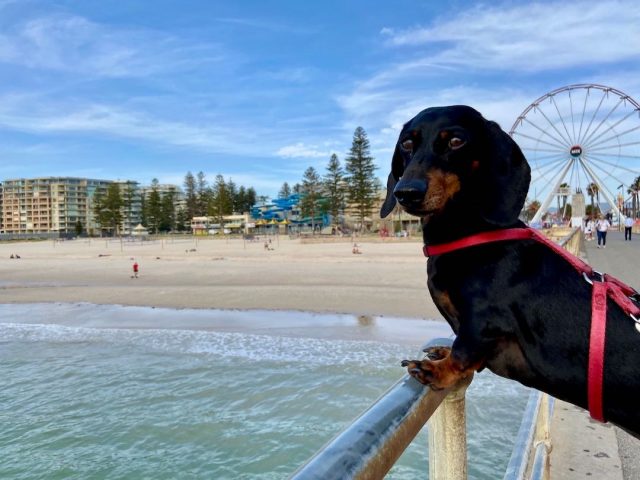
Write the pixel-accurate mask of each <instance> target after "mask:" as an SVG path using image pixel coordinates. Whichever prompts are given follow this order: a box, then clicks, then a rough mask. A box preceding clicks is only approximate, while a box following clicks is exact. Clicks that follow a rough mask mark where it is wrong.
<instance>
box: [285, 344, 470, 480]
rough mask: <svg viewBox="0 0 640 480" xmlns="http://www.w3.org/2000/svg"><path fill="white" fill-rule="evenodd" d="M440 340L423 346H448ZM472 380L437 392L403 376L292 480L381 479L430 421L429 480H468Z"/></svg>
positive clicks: (299, 470) (466, 380) (407, 376)
mask: <svg viewBox="0 0 640 480" xmlns="http://www.w3.org/2000/svg"><path fill="white" fill-rule="evenodd" d="M451 343H452V340H451V339H436V340H433V341H431V342H429V343H428V344H427V345H426V346H425V347H433V346H450V345H451ZM469 383H471V377H470V378H468V379H465V381H463V382H462V383H461V384H458V385H456V386H455V387H453V388H451V389H447V390H440V391H435V390H432V389H430V388H428V387H425V386H424V385H422V384H420V383H418V382H417V381H416V380H414V379H413V378H411V377H410V376H409V375H405V376H404V377H403V378H402V379H400V381H399V382H398V383H396V384H395V385H394V386H392V387H391V388H390V389H389V390H388V391H387V392H386V393H385V394H384V395H382V397H380V398H379V399H378V400H377V401H376V402H375V403H374V404H373V405H372V406H371V407H369V409H368V410H367V411H365V412H364V413H363V414H362V415H360V416H359V417H358V418H357V419H356V420H354V422H353V423H352V424H351V425H350V426H348V427H347V428H346V429H345V430H344V431H343V432H342V433H340V434H339V435H338V436H336V437H335V438H334V439H333V440H331V441H330V442H329V443H328V444H327V445H326V446H325V447H323V448H322V449H321V450H320V451H319V452H318V453H316V455H315V456H313V457H312V458H311V459H310V460H309V461H308V462H307V463H306V464H305V465H303V466H302V467H301V468H300V469H298V471H296V472H295V473H294V474H293V476H292V477H291V478H292V479H294V480H311V479H314V480H329V479H331V480H333V479H368V480H373V479H381V478H384V476H385V475H386V474H387V472H388V471H389V470H390V469H391V467H393V465H394V463H395V462H396V460H397V459H398V458H399V457H400V455H401V454H402V453H403V452H404V450H405V449H406V448H407V446H409V444H410V443H411V441H412V440H413V439H414V437H415V436H416V435H417V434H418V432H419V431H420V430H421V429H422V427H423V426H424V424H425V423H426V422H427V421H428V420H429V419H431V420H430V422H429V426H430V428H429V446H430V450H429V451H430V452H435V451H436V450H437V454H434V455H433V458H431V457H432V455H431V454H430V459H429V471H430V478H442V479H445V478H446V479H451V480H455V479H464V478H466V469H467V462H466V458H467V454H466V430H465V425H466V421H465V397H464V392H465V390H466V388H467V386H468V385H469Z"/></svg>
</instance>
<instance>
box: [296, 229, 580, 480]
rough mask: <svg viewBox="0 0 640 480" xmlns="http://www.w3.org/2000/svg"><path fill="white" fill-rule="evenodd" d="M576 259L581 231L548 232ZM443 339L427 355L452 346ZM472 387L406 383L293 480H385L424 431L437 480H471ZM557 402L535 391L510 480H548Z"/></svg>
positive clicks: (507, 475)
mask: <svg viewBox="0 0 640 480" xmlns="http://www.w3.org/2000/svg"><path fill="white" fill-rule="evenodd" d="M545 234H546V235H547V236H549V237H550V238H552V239H554V240H555V241H556V242H558V243H559V244H560V245H562V246H563V247H564V248H566V249H567V250H569V251H570V252H571V253H573V254H574V255H580V254H581V253H582V251H583V249H584V239H583V237H582V232H581V230H580V229H579V228H577V229H573V230H568V229H565V230H562V231H561V230H560V229H553V230H551V231H548V232H545ZM450 344H451V340H450V339H436V340H433V341H431V342H429V343H428V344H427V345H426V346H425V347H429V346H435V345H450ZM470 382H471V379H468V381H464V382H462V383H461V384H458V385H456V386H454V387H453V388H451V389H448V390H442V391H433V390H431V389H430V388H428V387H425V386H423V385H421V384H420V383H418V382H417V381H415V380H414V379H412V378H411V377H409V375H405V376H404V377H403V378H402V379H401V380H400V381H398V382H397V383H396V384H395V385H393V386H392V387H391V388H390V389H389V390H388V391H387V392H386V393H385V394H384V395H383V396H382V397H380V398H379V399H378V400H377V401H376V402H375V403H374V404H373V405H371V406H370V407H369V408H368V409H367V410H366V411H365V412H364V413H362V414H361V415H360V416H359V417H358V418H357V419H356V420H354V422H353V423H352V424H351V425H349V426H348V427H347V428H346V429H345V430H344V431H342V432H341V433H340V434H338V435H337V436H336V437H335V438H334V439H333V440H331V441H330V442H329V443H328V444H327V445H326V446H324V447H323V448H322V449H321V450H320V451H318V452H317V453H316V454H315V455H314V456H313V457H312V458H311V459H310V460H308V461H307V463H306V464H304V465H303V466H302V467H300V468H299V469H298V470H297V471H296V472H295V473H294V474H293V476H292V477H291V478H292V480H312V479H313V480H315V479H317V480H320V479H327V478H331V479H371V480H373V479H381V478H384V476H385V475H386V474H387V472H388V471H389V470H390V469H391V467H393V465H394V463H395V462H396V461H397V459H398V458H400V455H402V453H403V452H404V450H405V449H406V448H407V447H408V446H409V444H410V443H411V441H412V440H413V439H414V438H415V436H416V435H417V434H418V432H419V431H420V430H421V429H422V427H423V426H424V425H425V424H427V422H428V426H429V435H428V438H429V440H428V451H429V478H430V479H436V480H441V479H442V480H465V479H466V478H467V441H466V416H465V391H466V388H467V386H468V385H469V383H470ZM553 405H554V399H553V398H552V397H549V396H548V395H546V394H544V393H541V392H538V391H535V390H533V391H532V392H531V394H530V398H529V402H528V404H527V407H526V409H525V412H524V415H523V419H522V423H521V426H520V429H519V431H518V434H517V437H516V441H515V444H514V449H513V453H512V455H511V459H510V461H509V464H508V466H507V471H506V473H505V475H504V479H505V480H521V479H535V480H538V479H548V478H549V452H550V451H551V438H550V422H551V414H552V412H553Z"/></svg>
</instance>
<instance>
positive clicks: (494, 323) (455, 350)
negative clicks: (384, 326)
mask: <svg viewBox="0 0 640 480" xmlns="http://www.w3.org/2000/svg"><path fill="white" fill-rule="evenodd" d="M529 182H530V168H529V165H528V163H527V161H526V159H525V157H524V155H523V154H522V152H521V150H520V148H519V147H518V145H517V144H516V143H515V142H514V141H513V140H512V139H511V137H510V136H509V135H507V134H506V133H505V132H504V131H503V130H502V129H501V128H500V127H499V126H498V124H496V123H495V122H492V121H488V120H486V119H485V118H483V116H482V115H481V114H480V113H479V112H477V111H476V110H474V109H473V108H471V107H468V106H463V105H458V106H448V107H435V108H428V109H426V110H424V111H422V112H420V113H419V114H418V115H417V116H416V117H414V118H413V119H412V120H410V121H409V122H407V123H406V124H405V125H404V127H403V129H402V131H401V133H400V137H399V138H398V142H397V144H396V148H395V152H394V155H393V160H392V165H391V173H390V174H389V178H388V182H387V197H386V200H385V202H384V204H383V206H382V209H381V212H380V214H381V217H383V218H384V217H386V216H387V215H388V214H389V213H390V212H391V211H392V210H393V209H394V207H395V205H396V202H397V203H399V204H400V206H401V207H402V208H403V209H404V210H405V211H406V212H408V213H409V214H412V215H415V216H418V217H420V218H421V223H422V229H423V240H424V243H425V245H426V246H429V245H441V244H447V243H448V242H452V241H455V240H459V239H462V238H465V237H468V236H470V235H474V234H477V233H480V232H494V231H498V230H501V229H518V228H527V226H526V225H525V224H524V223H522V222H521V221H520V220H518V216H519V214H520V212H521V210H522V207H523V204H524V201H525V198H526V194H527V190H528V188H529ZM427 275H428V281H427V284H428V288H429V293H430V294H431V297H432V299H433V301H434V302H435V304H436V306H437V308H438V310H439V311H440V313H441V314H442V315H443V316H444V318H445V319H446V320H447V322H448V323H449V325H450V326H451V328H452V329H453V331H454V332H455V334H456V338H455V340H454V342H453V345H452V347H451V349H445V348H440V349H438V350H437V351H431V352H429V355H427V357H426V358H425V359H424V360H405V361H403V366H406V367H408V371H409V374H410V375H411V376H413V377H414V378H415V379H417V380H418V381H419V382H421V383H423V384H425V385H430V386H431V387H432V388H434V389H441V388H447V387H449V386H452V385H453V384H455V383H456V382H457V381H459V380H460V379H462V378H464V377H467V376H469V375H471V374H472V373H473V372H474V371H481V370H482V369H484V368H485V367H487V368H489V369H490V370H491V371H492V372H494V373H496V374H497V375H500V376H503V377H506V378H509V379H513V380H517V381H519V382H520V383H522V384H524V385H526V386H529V387H532V388H535V389H538V390H542V391H544V392H547V393H549V394H550V395H553V396H554V397H556V398H559V399H562V400H565V401H567V402H570V403H573V404H575V405H578V406H580V407H582V408H587V406H588V393H587V390H588V387H587V371H588V359H589V341H590V325H591V312H592V306H591V295H592V287H591V285H590V284H589V283H588V282H587V281H585V278H583V276H582V275H580V274H578V273H577V272H576V270H575V268H574V267H573V266H572V265H571V263H570V262H569V261H567V259H566V258H563V257H562V256H559V255H558V254H556V253H555V252H554V251H552V250H551V249H550V248H549V247H548V246H545V245H544V244H541V243H540V242H537V241H535V240H532V239H518V240H506V241H498V242H492V243H485V244H481V245H475V246H471V247H468V248H463V249H459V250H455V251H450V252H448V253H443V254H439V255H434V256H430V257H429V259H428V262H427ZM634 305H637V302H634ZM604 358H605V361H604V373H603V376H602V378H603V387H602V390H603V396H602V403H603V411H604V417H606V419H607V420H608V421H611V422H612V423H615V424H616V425H619V426H620V427H622V428H623V429H625V430H627V431H629V432H630V433H631V434H633V435H634V436H636V437H638V438H640V408H638V405H637V401H638V399H640V375H639V374H638V372H639V371H640V332H639V331H638V330H636V327H635V324H634V322H633V319H632V318H630V317H629V315H627V314H626V313H624V312H623V310H622V309H621V307H619V306H618V304H617V303H615V302H613V301H612V300H611V299H608V300H607V323H606V346H605V351H604Z"/></svg>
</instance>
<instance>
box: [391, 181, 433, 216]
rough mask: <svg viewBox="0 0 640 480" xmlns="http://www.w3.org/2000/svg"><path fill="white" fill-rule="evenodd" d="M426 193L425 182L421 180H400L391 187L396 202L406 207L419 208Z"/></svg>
mask: <svg viewBox="0 0 640 480" xmlns="http://www.w3.org/2000/svg"><path fill="white" fill-rule="evenodd" d="M426 194H427V183H426V182H424V181H421V180H400V181H399V182H398V184H397V185H396V188H394V189H393V195H394V196H395V197H396V200H398V203H399V204H400V205H402V206H403V207H404V208H407V209H416V208H420V206H421V205H422V203H423V202H424V197H425V195H426Z"/></svg>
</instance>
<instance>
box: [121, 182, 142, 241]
mask: <svg viewBox="0 0 640 480" xmlns="http://www.w3.org/2000/svg"><path fill="white" fill-rule="evenodd" d="M138 195H139V192H138V190H137V183H136V182H131V181H127V182H126V186H125V188H124V192H122V204H123V205H122V206H123V208H124V219H125V230H126V227H128V228H129V231H128V232H127V231H125V233H127V234H129V235H131V234H132V233H133V232H132V231H131V229H132V228H133V225H131V218H132V217H133V204H134V201H135V199H136V197H137V196H138Z"/></svg>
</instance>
